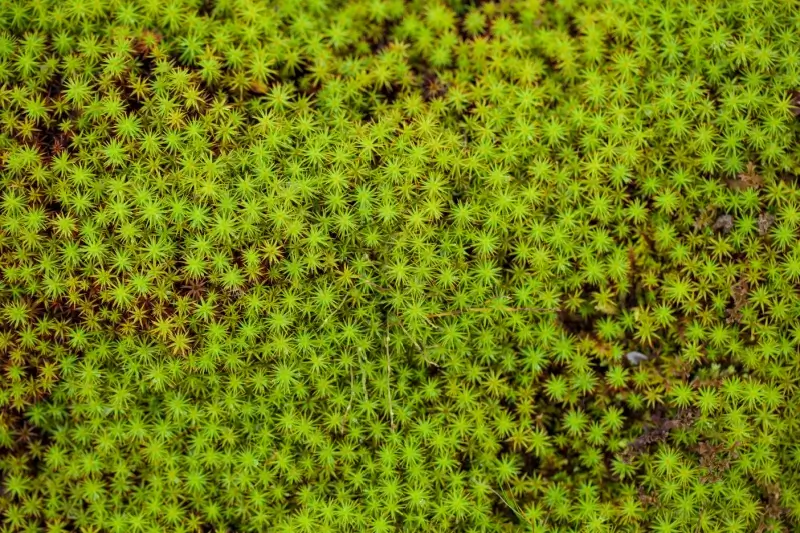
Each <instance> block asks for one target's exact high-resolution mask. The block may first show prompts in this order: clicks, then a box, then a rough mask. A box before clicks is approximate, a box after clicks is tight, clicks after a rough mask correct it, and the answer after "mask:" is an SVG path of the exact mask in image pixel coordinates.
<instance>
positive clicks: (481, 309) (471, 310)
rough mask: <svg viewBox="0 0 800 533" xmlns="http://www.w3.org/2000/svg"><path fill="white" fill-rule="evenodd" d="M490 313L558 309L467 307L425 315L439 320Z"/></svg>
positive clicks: (544, 311) (546, 311) (550, 310)
mask: <svg viewBox="0 0 800 533" xmlns="http://www.w3.org/2000/svg"><path fill="white" fill-rule="evenodd" d="M492 311H502V312H504V313H524V312H528V311H530V312H537V313H555V312H558V309H554V308H547V307H469V308H467V309H459V310H456V311H444V312H442V313H433V314H430V315H427V317H428V318H440V317H443V316H455V315H460V314H463V313H491V312H492Z"/></svg>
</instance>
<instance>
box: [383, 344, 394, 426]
mask: <svg viewBox="0 0 800 533" xmlns="http://www.w3.org/2000/svg"><path fill="white" fill-rule="evenodd" d="M385 338H386V400H387V401H388V402H389V420H390V422H391V424H392V430H394V409H393V408H392V365H391V364H390V361H389V331H388V330H387V331H386V337H385Z"/></svg>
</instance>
